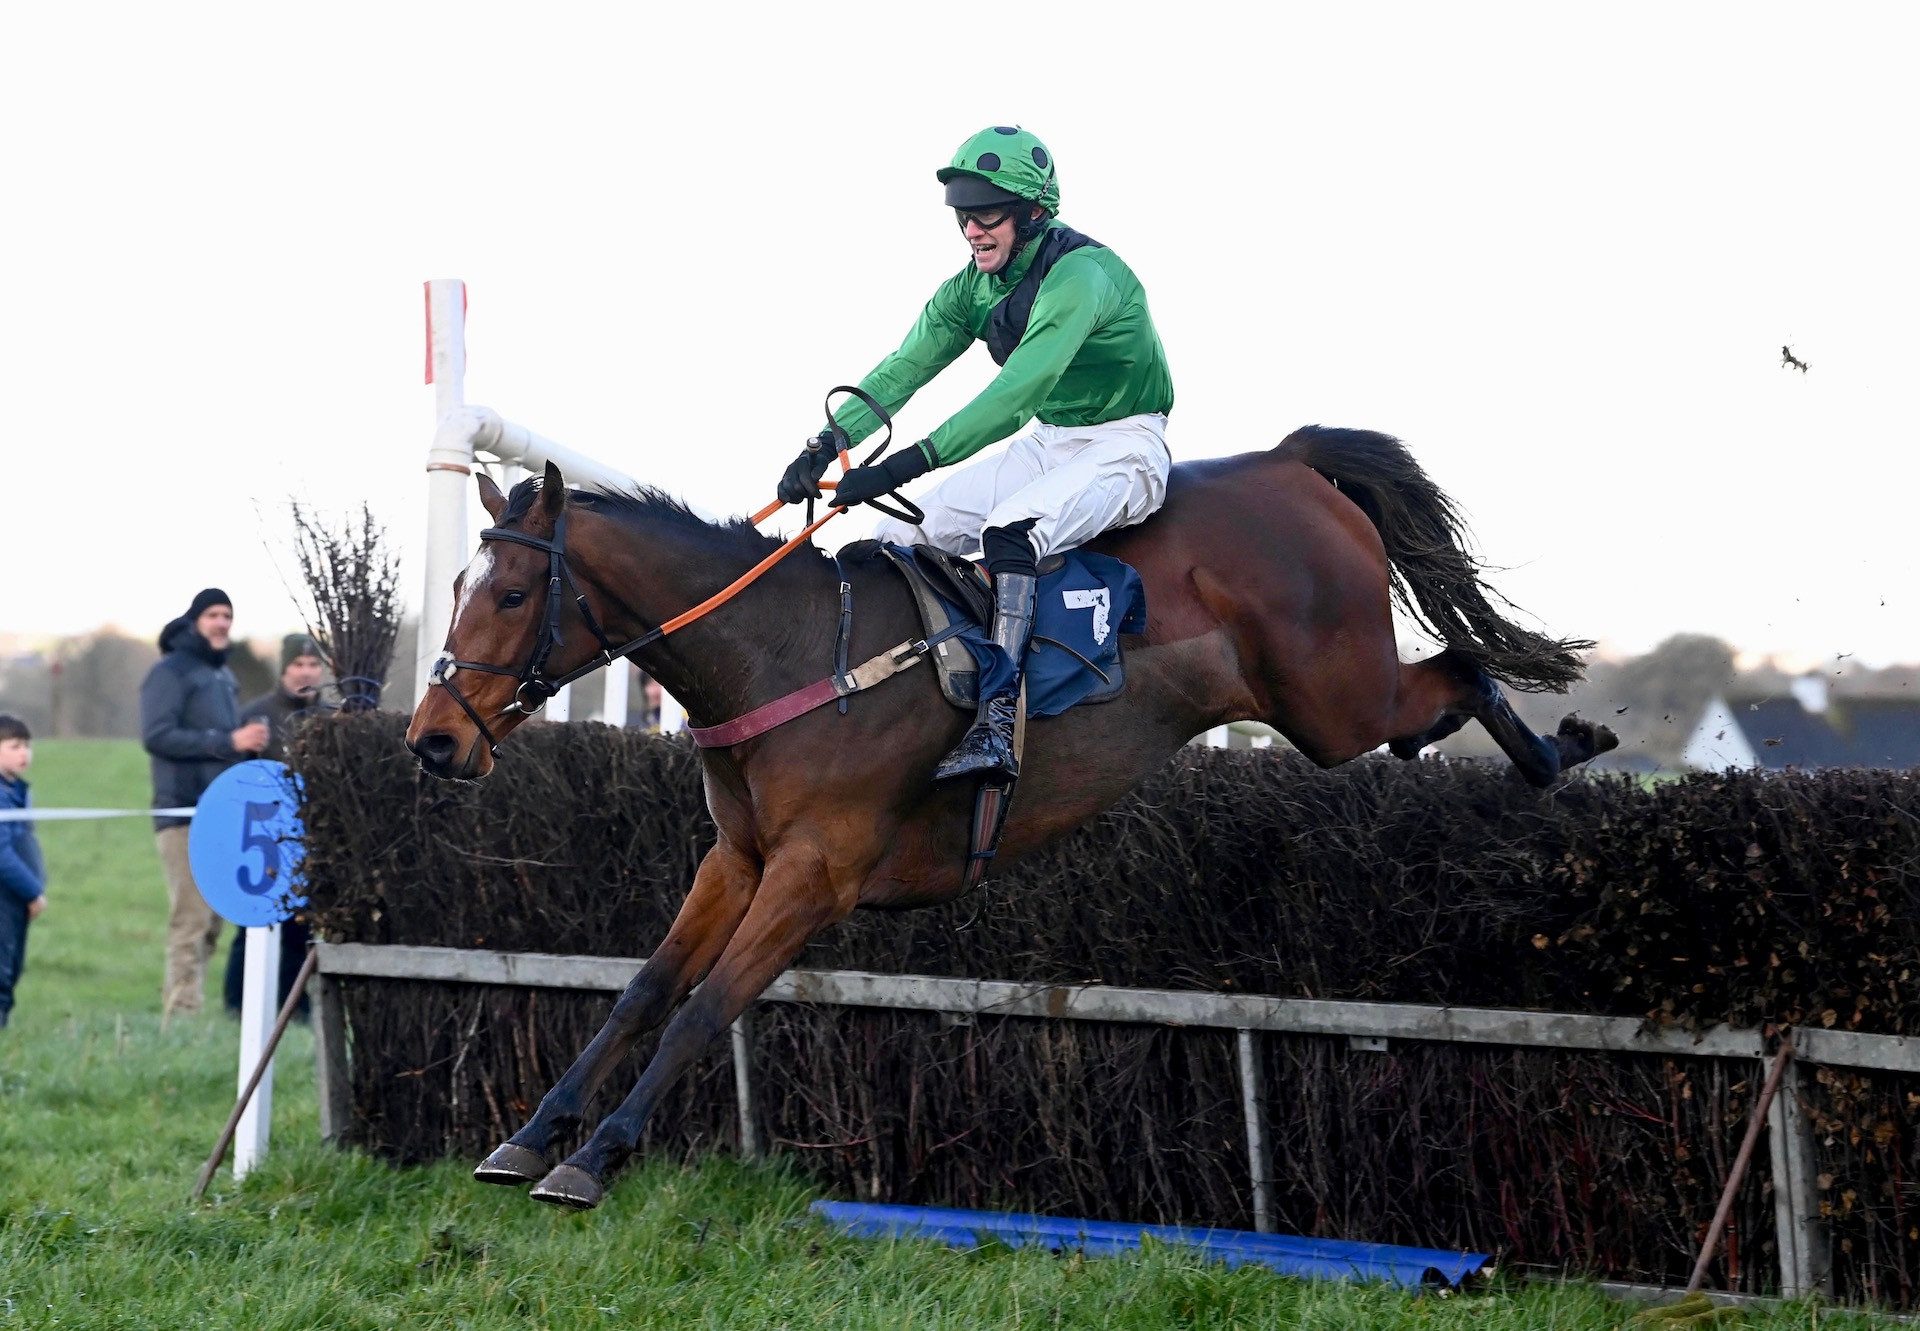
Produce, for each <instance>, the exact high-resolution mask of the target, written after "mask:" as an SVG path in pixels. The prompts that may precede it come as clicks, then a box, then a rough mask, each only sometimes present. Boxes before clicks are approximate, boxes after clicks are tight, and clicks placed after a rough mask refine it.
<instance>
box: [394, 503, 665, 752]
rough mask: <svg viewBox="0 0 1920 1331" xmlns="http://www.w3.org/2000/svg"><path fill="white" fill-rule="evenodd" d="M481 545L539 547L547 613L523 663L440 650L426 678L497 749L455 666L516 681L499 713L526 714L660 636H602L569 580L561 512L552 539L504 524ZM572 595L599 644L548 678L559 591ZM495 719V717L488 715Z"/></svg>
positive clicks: (559, 639) (560, 638) (654, 632)
mask: <svg viewBox="0 0 1920 1331" xmlns="http://www.w3.org/2000/svg"><path fill="white" fill-rule="evenodd" d="M480 540H481V543H482V544H484V543H486V542H487V541H511V542H512V543H513V544H515V545H524V546H526V547H528V548H529V549H533V550H540V551H544V552H545V553H546V556H547V611H546V616H545V618H543V619H542V620H541V623H540V636H539V637H538V638H536V639H534V643H533V651H532V653H531V654H530V655H529V656H528V657H527V660H526V664H524V665H522V666H520V667H519V668H518V669H514V668H513V667H511V666H499V665H491V664H489V663H487V662H485V661H460V660H456V659H455V658H454V655H453V653H452V652H442V653H441V654H440V657H439V659H438V660H436V661H435V662H434V663H433V671H432V673H431V674H429V675H428V676H427V683H428V685H429V686H432V685H436V684H437V685H439V686H440V687H441V688H443V689H445V690H446V691H447V693H448V694H449V695H451V696H452V698H453V700H454V701H455V702H457V703H459V704H460V710H461V711H463V712H465V713H466V714H467V717H468V719H470V720H471V721H472V722H473V724H474V725H476V726H478V727H479V728H480V733H481V734H482V735H484V736H485V737H486V741H487V749H488V751H489V752H494V753H497V752H498V751H499V749H500V741H499V740H498V739H496V738H494V734H493V731H492V730H491V729H489V728H488V726H487V723H486V722H485V721H484V720H482V719H481V716H480V713H479V711H478V710H477V709H476V708H475V707H474V705H473V703H472V702H471V701H470V700H469V699H468V698H467V695H466V694H464V693H462V692H461V691H460V689H459V686H458V685H456V684H455V683H454V682H453V673H454V671H456V670H478V671H480V672H481V673H483V674H488V675H505V676H507V677H508V678H509V679H515V680H518V681H519V687H517V688H516V689H514V691H513V701H512V702H510V703H508V704H507V705H506V706H505V707H504V708H502V709H501V711H500V715H501V716H514V715H519V716H532V715H533V714H534V713H536V712H538V711H539V710H540V709H541V708H543V707H545V706H546V705H547V699H549V698H551V697H552V696H553V695H554V694H556V693H558V692H560V690H561V689H563V688H565V687H566V686H567V685H569V684H571V683H573V681H574V680H576V679H580V678H582V677H584V676H586V675H590V674H592V673H593V672H594V671H596V670H598V669H599V668H600V667H601V666H604V665H612V664H613V663H614V662H615V661H616V660H618V659H619V658H621V657H623V656H625V655H626V654H627V653H628V652H633V651H638V650H639V649H640V648H642V647H645V646H646V645H647V644H648V643H651V642H654V641H657V640H658V639H659V638H660V637H661V636H662V630H660V629H657V628H655V629H648V630H647V631H646V632H645V633H643V634H641V635H640V636H639V637H637V638H635V639H634V640H633V641H632V642H629V643H625V644H623V645H621V646H618V647H616V646H614V644H613V643H612V642H611V641H610V640H609V639H608V637H607V634H606V630H604V629H602V628H601V627H600V621H599V620H598V619H596V618H595V617H594V614H593V608H592V607H591V606H589V605H588V604H587V597H586V593H585V592H582V591H581V590H580V587H579V584H577V583H576V582H575V581H574V579H573V570H572V569H571V568H569V567H568V566H567V515H566V513H565V512H564V511H562V512H561V514H560V517H559V518H558V519H557V520H556V521H555V522H554V524H553V539H552V540H551V541H543V540H541V539H540V538H539V537H538V536H529V535H527V534H526V533H525V532H518V531H510V530H508V529H507V528H505V527H489V528H487V529H486V530H485V531H483V532H481V533H480ZM563 587H564V588H565V589H566V590H567V591H568V592H570V593H572V595H573V600H574V604H576V605H578V606H579V607H580V617H581V618H582V619H584V620H586V623H587V628H588V630H589V631H590V632H591V633H592V634H593V636H594V640H595V641H596V642H598V643H599V644H600V654H599V655H598V656H595V657H593V658H591V659H590V660H588V661H587V663H586V664H585V665H583V666H581V667H580V668H579V669H577V670H571V671H568V672H567V673H566V674H564V675H560V676H557V677H556V676H553V675H549V674H548V673H547V659H548V658H549V657H550V656H552V655H553V650H554V648H556V647H558V646H560V645H561V643H563V642H564V641H565V635H563V634H562V633H561V631H560V607H561V599H560V593H561V589H562V588H563ZM494 719H495V720H498V719H499V718H498V717H496V718H494Z"/></svg>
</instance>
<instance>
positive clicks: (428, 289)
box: [420, 282, 433, 383]
mask: <svg viewBox="0 0 1920 1331" xmlns="http://www.w3.org/2000/svg"><path fill="white" fill-rule="evenodd" d="M420 288H421V290H422V291H424V292H425V293H426V297H427V382H428V383H432V382H433V283H431V282H422V283H421V284H420Z"/></svg>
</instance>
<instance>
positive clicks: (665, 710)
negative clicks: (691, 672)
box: [660, 689, 687, 735]
mask: <svg viewBox="0 0 1920 1331" xmlns="http://www.w3.org/2000/svg"><path fill="white" fill-rule="evenodd" d="M686 724H687V709H686V708H684V707H682V706H681V705H680V704H679V703H678V702H676V701H675V700H674V697H673V695H672V694H671V693H668V692H667V691H666V690H665V689H661V690H660V733H661V734H663V735H677V734H679V733H680V729H681V727H682V726H684V725H686Z"/></svg>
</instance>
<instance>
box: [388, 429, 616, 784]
mask: <svg viewBox="0 0 1920 1331" xmlns="http://www.w3.org/2000/svg"><path fill="white" fill-rule="evenodd" d="M476 479H477V480H478V482H479V486H480V503H481V504H482V505H483V506H484V507H485V508H486V510H487V515H488V516H489V517H490V518H492V519H493V523H494V525H493V526H491V527H489V528H488V529H487V530H486V532H484V533H483V534H482V536H481V542H480V550H479V552H478V553H477V554H475V555H474V557H473V562H472V563H470V564H468V565H467V567H466V568H465V569H464V570H462V572H461V573H460V575H459V576H458V577H456V578H455V579H454V581H453V617H452V622H451V624H450V625H449V627H448V629H447V640H446V644H445V647H444V650H443V651H442V652H441V655H440V659H439V660H438V661H437V662H435V664H434V669H433V674H432V677H431V683H430V685H429V687H428V688H427V690H426V692H425V694H424V695H423V696H422V697H421V699H420V705H419V706H418V707H416V708H414V712H413V722H412V724H411V725H409V726H408V727H407V747H408V748H409V749H411V750H412V751H413V753H414V755H415V756H416V757H418V758H419V760H420V766H421V768H422V769H423V770H425V771H426V772H427V773H428V774H430V775H432V776H437V777H443V778H448V779H459V780H477V779H479V778H481V777H484V776H486V775H487V774H488V773H489V772H491V771H492V770H493V751H494V749H495V748H496V747H498V746H499V744H500V743H501V741H503V740H504V739H506V737H507V736H508V735H510V734H512V733H513V731H514V730H515V729H516V728H518V727H519V725H520V723H521V722H523V721H525V720H526V719H527V718H528V717H529V716H531V715H533V714H534V713H535V712H538V711H539V710H540V708H541V707H542V706H543V705H544V704H545V703H546V700H547V698H548V696H550V695H551V693H552V688H551V687H550V681H552V680H554V679H556V678H559V677H561V676H564V675H566V674H568V673H569V672H571V671H573V670H575V669H577V668H579V667H581V666H583V665H585V664H586V663H587V662H589V661H592V660H593V659H594V658H595V657H596V656H598V655H599V654H600V648H599V647H598V646H597V645H596V643H595V641H594V639H595V637H596V636H597V635H596V633H594V632H591V631H589V630H590V625H589V624H588V623H587V620H586V614H585V611H584V610H583V609H582V608H580V607H579V606H578V605H577V604H576V603H575V598H576V597H578V596H579V595H580V591H579V589H578V588H575V587H574V585H573V575H572V572H571V571H570V570H569V569H568V567H567V564H566V560H565V557H564V553H563V552H564V550H565V542H566V515H567V511H568V504H567V489H566V482H565V480H564V479H563V478H562V477H561V475H560V469H559V468H558V467H556V466H555V465H554V464H553V463H551V462H549V463H547V468H546V473H545V475H544V476H542V477H541V479H540V482H539V485H538V488H537V489H532V488H531V486H532V483H531V482H528V483H527V484H528V486H529V491H528V493H527V494H526V495H522V494H520V493H519V489H518V487H516V494H515V497H514V499H513V500H512V501H511V502H510V501H509V499H508V497H507V496H506V495H503V494H502V493H501V492H500V487H499V486H497V485H495V484H494V483H493V481H492V480H491V479H490V478H489V477H488V476H486V475H485V474H484V473H482V474H480V475H479V476H478V477H477V478H476Z"/></svg>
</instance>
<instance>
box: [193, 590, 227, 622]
mask: <svg viewBox="0 0 1920 1331" xmlns="http://www.w3.org/2000/svg"><path fill="white" fill-rule="evenodd" d="M216 605H224V606H225V607H226V608H227V609H229V610H231V609H233V598H232V597H231V596H228V595H227V594H226V593H225V592H223V591H221V590H220V589H219V588H218V587H205V588H202V589H201V591H200V594H199V595H198V596H195V597H194V598H193V604H192V605H190V606H188V607H187V618H188V619H198V618H200V616H202V615H204V614H205V613H207V611H208V610H210V609H212V608H213V607H214V606H216Z"/></svg>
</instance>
